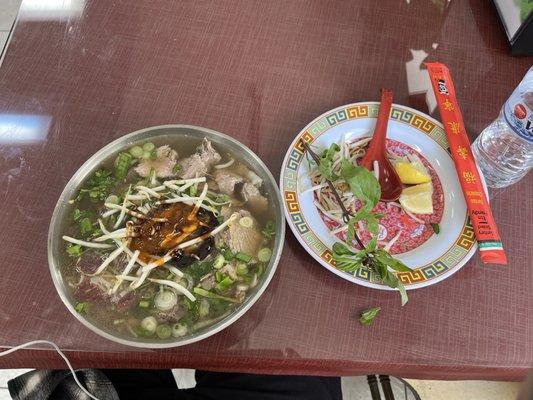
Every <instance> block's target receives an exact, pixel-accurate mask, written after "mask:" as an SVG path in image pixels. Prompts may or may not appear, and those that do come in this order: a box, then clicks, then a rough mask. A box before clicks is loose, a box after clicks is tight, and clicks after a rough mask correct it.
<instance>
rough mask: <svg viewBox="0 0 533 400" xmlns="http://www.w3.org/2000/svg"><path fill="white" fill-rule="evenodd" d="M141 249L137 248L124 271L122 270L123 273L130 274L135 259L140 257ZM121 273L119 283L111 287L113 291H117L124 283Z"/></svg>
mask: <svg viewBox="0 0 533 400" xmlns="http://www.w3.org/2000/svg"><path fill="white" fill-rule="evenodd" d="M139 254H140V251H139V250H135V252H134V253H133V255H132V257H131V258H130V260H129V261H128V264H127V265H126V268H124V271H122V274H121V275H128V274H129V273H130V271H131V270H132V268H133V266H134V265H135V261H137V258H138V257H139ZM121 275H118V276H117V283H115V286H113V289H111V293H116V292H117V290H118V288H119V287H120V285H121V284H122V282H123V280H124V279H125V278H123V277H122V276H121Z"/></svg>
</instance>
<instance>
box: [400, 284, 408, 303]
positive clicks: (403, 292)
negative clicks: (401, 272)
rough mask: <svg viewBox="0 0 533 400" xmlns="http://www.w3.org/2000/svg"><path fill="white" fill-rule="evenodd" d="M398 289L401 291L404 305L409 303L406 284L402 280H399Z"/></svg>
mask: <svg viewBox="0 0 533 400" xmlns="http://www.w3.org/2000/svg"><path fill="white" fill-rule="evenodd" d="M398 290H399V291H400V299H401V302H402V307H403V306H405V305H406V304H407V302H408V301H409V298H408V297H407V291H406V290H405V286H404V285H403V283H402V282H400V281H398Z"/></svg>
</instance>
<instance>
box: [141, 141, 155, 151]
mask: <svg viewBox="0 0 533 400" xmlns="http://www.w3.org/2000/svg"><path fill="white" fill-rule="evenodd" d="M154 149H155V144H153V143H152V142H146V143H145V144H143V150H144V151H152V150H154Z"/></svg>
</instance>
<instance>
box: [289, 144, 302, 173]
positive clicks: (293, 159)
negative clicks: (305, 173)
mask: <svg viewBox="0 0 533 400" xmlns="http://www.w3.org/2000/svg"><path fill="white" fill-rule="evenodd" d="M301 159H302V153H300V152H299V151H298V150H296V149H293V150H292V151H291V154H290V155H289V160H288V161H287V168H288V169H291V170H293V171H296V170H297V169H298V164H300V160H301Z"/></svg>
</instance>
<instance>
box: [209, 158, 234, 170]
mask: <svg viewBox="0 0 533 400" xmlns="http://www.w3.org/2000/svg"><path fill="white" fill-rule="evenodd" d="M234 162H235V159H234V158H232V159H231V160H229V161H228V162H227V163H224V164H218V165H215V167H214V168H215V169H224V168H228V167H231V166H232V165H233V163H234Z"/></svg>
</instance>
